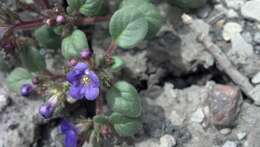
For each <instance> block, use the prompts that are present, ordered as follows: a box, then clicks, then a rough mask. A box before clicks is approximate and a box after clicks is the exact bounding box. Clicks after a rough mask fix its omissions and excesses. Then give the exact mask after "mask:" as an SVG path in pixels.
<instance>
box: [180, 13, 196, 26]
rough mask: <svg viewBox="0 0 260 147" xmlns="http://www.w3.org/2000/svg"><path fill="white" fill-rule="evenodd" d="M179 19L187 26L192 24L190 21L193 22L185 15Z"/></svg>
mask: <svg viewBox="0 0 260 147" xmlns="http://www.w3.org/2000/svg"><path fill="white" fill-rule="evenodd" d="M181 19H182V22H183V23H184V24H187V25H188V24H192V21H193V19H192V17H191V16H190V15H188V14H185V13H184V14H183V15H182V16H181Z"/></svg>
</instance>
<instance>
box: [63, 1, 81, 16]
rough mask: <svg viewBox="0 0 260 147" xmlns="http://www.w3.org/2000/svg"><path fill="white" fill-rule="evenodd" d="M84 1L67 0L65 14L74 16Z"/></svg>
mask: <svg viewBox="0 0 260 147" xmlns="http://www.w3.org/2000/svg"><path fill="white" fill-rule="evenodd" d="M84 2H85V0H67V3H68V5H69V6H68V7H67V12H68V13H69V14H75V13H76V12H77V11H78V9H79V8H80V7H81V6H82V5H83V4H84Z"/></svg>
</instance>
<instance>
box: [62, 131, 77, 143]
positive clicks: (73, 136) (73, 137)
mask: <svg viewBox="0 0 260 147" xmlns="http://www.w3.org/2000/svg"><path fill="white" fill-rule="evenodd" d="M64 143H65V146H66V147H77V133H76V132H75V131H73V130H69V131H67V132H66V133H65V140H64Z"/></svg>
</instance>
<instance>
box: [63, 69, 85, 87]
mask: <svg viewBox="0 0 260 147" xmlns="http://www.w3.org/2000/svg"><path fill="white" fill-rule="evenodd" d="M81 76H82V72H81V71H80V70H73V71H70V72H68V73H67V80H68V81H69V82H70V83H71V84H76V83H79V82H80V78H81Z"/></svg>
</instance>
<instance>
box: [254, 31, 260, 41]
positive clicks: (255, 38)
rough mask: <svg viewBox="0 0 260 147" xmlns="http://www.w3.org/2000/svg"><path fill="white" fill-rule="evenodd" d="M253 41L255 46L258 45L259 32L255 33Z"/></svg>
mask: <svg viewBox="0 0 260 147" xmlns="http://www.w3.org/2000/svg"><path fill="white" fill-rule="evenodd" d="M254 41H255V42H256V43H257V44H260V32H257V33H255V35H254Z"/></svg>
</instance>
